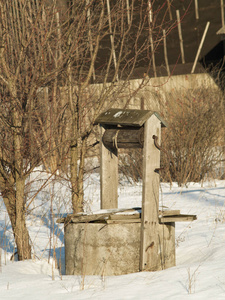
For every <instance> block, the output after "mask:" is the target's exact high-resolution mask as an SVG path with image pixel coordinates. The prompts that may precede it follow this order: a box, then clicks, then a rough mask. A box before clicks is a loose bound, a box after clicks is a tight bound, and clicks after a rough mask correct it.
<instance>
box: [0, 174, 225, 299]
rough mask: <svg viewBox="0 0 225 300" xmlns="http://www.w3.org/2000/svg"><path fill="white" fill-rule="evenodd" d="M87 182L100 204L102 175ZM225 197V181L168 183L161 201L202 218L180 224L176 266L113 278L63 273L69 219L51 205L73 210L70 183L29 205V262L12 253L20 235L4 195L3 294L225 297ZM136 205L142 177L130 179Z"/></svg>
mask: <svg viewBox="0 0 225 300" xmlns="http://www.w3.org/2000/svg"><path fill="white" fill-rule="evenodd" d="M85 183H86V189H85V200H86V203H85V204H86V211H87V212H91V211H96V210H99V196H100V191H99V177H98V175H97V174H93V175H92V176H90V177H89V178H87V180H86V182H85ZM53 194H54V195H55V198H54V201H52V206H51V195H53ZM56 196H57V197H56ZM52 199H53V198H52ZM224 200H225V181H212V182H210V183H205V184H204V186H201V185H200V184H190V185H189V187H188V188H180V187H178V186H177V185H176V184H174V185H173V186H172V187H171V188H170V186H169V184H161V195H160V204H161V205H163V206H167V207H168V208H170V209H180V210H181V213H184V214H196V215H197V217H198V219H197V220H196V221H193V222H191V223H190V222H180V223H176V261H177V263H176V267H173V268H170V269H167V270H164V271H159V272H142V273H133V274H128V275H123V276H114V277H113V276H110V277H102V276H84V277H82V276H65V275H63V274H64V272H65V268H64V243H63V226H62V225H59V226H58V225H57V224H56V223H55V221H56V218H54V219H53V218H51V215H52V214H50V211H52V212H53V213H55V214H60V213H65V212H70V203H69V195H68V194H67V189H66V187H65V186H61V185H59V184H57V183H56V184H55V186H54V187H51V188H49V189H48V188H46V189H45V192H41V193H40V194H39V195H38V196H37V197H36V199H35V201H34V202H32V203H31V205H30V208H31V211H30V215H29V217H28V225H29V231H30V235H31V239H32V242H33V259H32V260H30V261H24V262H18V261H11V260H10V257H11V256H12V253H13V251H14V240H13V237H12V233H11V228H10V224H9V220H8V217H7V214H6V211H5V208H4V205H3V203H2V202H0V257H1V265H0V299H1V300H3V299H13V300H14V299H23V300H28V299H29V300H30V299H41V300H45V299H47V300H50V299H54V300H57V299H64V300H67V299H107V300H110V299H113V300H115V299H121V300H123V299H134V300H137V299H173V300H174V299H179V300H180V299H225V205H224ZM0 201H1V200H0ZM137 206H141V184H138V185H131V184H129V183H127V182H125V181H123V182H122V184H121V185H120V188H119V207H120V208H124V207H137ZM53 220H54V221H53ZM55 257H56V258H57V259H55ZM56 261H57V263H56Z"/></svg>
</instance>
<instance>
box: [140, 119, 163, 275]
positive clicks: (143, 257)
mask: <svg viewBox="0 0 225 300" xmlns="http://www.w3.org/2000/svg"><path fill="white" fill-rule="evenodd" d="M144 129H145V134H144V150H143V192H142V193H143V194H142V225H141V226H142V228H141V229H142V230H141V253H140V270H141V271H145V270H146V271H155V270H157V269H158V265H157V264H158V257H159V241H158V231H159V219H158V215H159V174H158V173H157V172H155V169H157V168H159V167H160V150H159V149H158V148H157V147H156V146H155V145H154V139H153V135H155V136H157V137H158V141H159V143H160V141H161V124H160V121H159V119H158V118H157V117H156V116H155V115H152V116H151V118H149V119H148V120H147V121H146V123H145V126H144Z"/></svg>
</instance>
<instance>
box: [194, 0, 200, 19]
mask: <svg viewBox="0 0 225 300" xmlns="http://www.w3.org/2000/svg"><path fill="white" fill-rule="evenodd" d="M195 19H196V20H198V19H199V13H198V0H195Z"/></svg>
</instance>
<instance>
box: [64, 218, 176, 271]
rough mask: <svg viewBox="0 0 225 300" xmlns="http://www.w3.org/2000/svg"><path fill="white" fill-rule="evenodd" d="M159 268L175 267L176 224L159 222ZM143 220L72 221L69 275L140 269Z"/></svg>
mask: <svg viewBox="0 0 225 300" xmlns="http://www.w3.org/2000/svg"><path fill="white" fill-rule="evenodd" d="M159 228H160V230H159V241H160V253H159V256H158V269H159V270H162V269H165V268H169V267H172V266H175V224H174V223H170V224H167V225H162V224H160V225H159ZM140 229H141V223H124V224H121V223H120V224H119V223H118V224H104V223H69V224H68V225H67V226H66V227H65V260H66V261H65V263H66V275H75V274H80V275H122V274H128V273H133V272H138V271H139V260H140V237H141V232H140Z"/></svg>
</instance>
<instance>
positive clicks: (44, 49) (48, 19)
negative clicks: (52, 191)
mask: <svg viewBox="0 0 225 300" xmlns="http://www.w3.org/2000/svg"><path fill="white" fill-rule="evenodd" d="M55 5H56V3H55V1H53V3H52V6H51V9H50V8H48V7H45V1H41V0H40V1H22V0H21V1H18V0H17V1H16V0H9V1H0V15H1V17H0V104H1V112H0V119H1V121H0V141H1V152H0V191H1V195H2V197H3V200H4V203H5V206H6V208H7V212H8V214H9V217H10V221H11V224H12V229H13V233H14V236H15V242H16V245H17V252H18V257H19V260H22V259H27V258H30V257H31V245H30V240H29V233H28V230H27V227H26V220H25V216H26V210H27V207H26V202H25V199H26V198H25V186H26V179H27V178H28V176H29V174H30V173H31V172H32V171H33V169H34V168H35V167H36V166H38V165H39V164H40V162H41V161H45V160H46V156H47V153H50V154H51V155H50V159H51V157H52V154H54V151H55V147H56V145H55V144H54V141H53V139H52V138H51V136H52V135H53V131H54V130H55V128H54V127H53V125H52V124H54V122H52V124H51V126H50V123H49V122H46V120H49V115H50V114H51V113H52V111H53V109H52V107H55V106H56V103H54V99H55V97H54V88H55V86H56V85H57V78H58V76H59V74H60V71H61V70H62V66H63V62H62V63H61V65H57V64H56V60H55V56H56V55H57V51H58V44H59V42H57V41H59V36H58V32H57V26H56V25H57V14H56V10H55ZM67 59H68V58H65V61H66V60H67ZM46 86H49V90H50V91H51V96H50V97H48V99H51V100H52V101H49V102H48V103H44V101H43V100H42V99H40V95H41V91H42V90H43V87H46ZM51 103H52V104H51ZM59 109H60V107H59V108H58V110H59ZM57 113H58V115H59V114H60V113H59V111H57ZM55 116H56V113H55V115H54V117H55ZM50 146H51V147H50Z"/></svg>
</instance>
